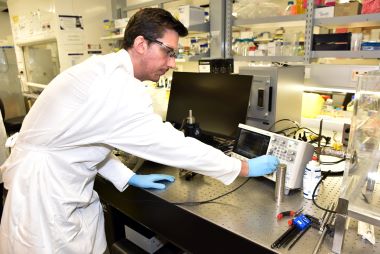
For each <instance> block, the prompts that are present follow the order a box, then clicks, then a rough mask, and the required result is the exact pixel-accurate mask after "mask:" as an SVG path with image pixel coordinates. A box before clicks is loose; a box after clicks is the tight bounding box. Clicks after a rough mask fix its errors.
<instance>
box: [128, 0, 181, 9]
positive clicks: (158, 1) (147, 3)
mask: <svg viewBox="0 0 380 254" xmlns="http://www.w3.org/2000/svg"><path fill="white" fill-rule="evenodd" d="M169 2H173V0H152V1H144V2H143V3H137V4H129V5H128V4H127V7H126V8H124V9H123V11H132V10H137V9H140V8H145V7H151V6H153V5H160V4H165V3H169Z"/></svg>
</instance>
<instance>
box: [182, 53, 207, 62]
mask: <svg viewBox="0 0 380 254" xmlns="http://www.w3.org/2000/svg"><path fill="white" fill-rule="evenodd" d="M209 57H210V53H208V54H200V55H196V56H184V57H182V58H176V59H175V61H176V63H185V62H192V61H198V60H200V59H205V58H209Z"/></svg>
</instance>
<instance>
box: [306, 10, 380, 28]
mask: <svg viewBox="0 0 380 254" xmlns="http://www.w3.org/2000/svg"><path fill="white" fill-rule="evenodd" d="M314 26H322V27H326V28H330V29H331V28H339V27H346V28H353V27H373V26H380V15H379V13H371V14H362V15H354V16H342V17H332V18H318V19H314Z"/></svg>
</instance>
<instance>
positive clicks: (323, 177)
mask: <svg viewBox="0 0 380 254" xmlns="http://www.w3.org/2000/svg"><path fill="white" fill-rule="evenodd" d="M330 173H331V170H329V171H327V172H326V174H325V175H323V176H322V177H321V180H319V182H318V183H317V185H316V186H315V188H314V191H313V195H312V196H311V198H312V200H313V204H314V205H315V206H316V207H318V208H319V209H321V210H323V211H326V212H330V213H336V212H335V211H333V210H330V209H326V208H323V207H321V206H319V205H318V204H317V202H316V201H315V192H316V191H317V189H318V187H319V185H320V184H321V183H322V181H323V180H325V179H326V178H327V177H328V176H329V175H330Z"/></svg>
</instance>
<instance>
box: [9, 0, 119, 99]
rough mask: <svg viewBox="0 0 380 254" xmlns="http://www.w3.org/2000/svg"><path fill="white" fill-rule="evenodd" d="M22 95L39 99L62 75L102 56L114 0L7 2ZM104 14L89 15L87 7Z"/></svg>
mask: <svg viewBox="0 0 380 254" xmlns="http://www.w3.org/2000/svg"><path fill="white" fill-rule="evenodd" d="M7 5H8V11H9V17H10V23H11V30H12V35H13V40H14V48H15V52H16V58H17V67H18V77H19V79H20V83H21V88H22V93H23V95H24V96H25V97H27V98H30V99H32V100H34V99H36V98H37V97H38V95H39V94H40V93H41V92H42V90H43V89H44V88H45V87H46V86H47V84H48V83H49V82H50V81H51V80H52V79H53V78H54V77H55V76H56V75H58V74H59V73H60V72H62V71H64V70H65V69H67V68H69V67H71V66H73V65H75V64H78V63H80V62H82V61H83V60H85V59H86V58H88V57H89V56H91V55H92V54H98V53H101V50H102V46H101V45H100V44H101V42H100V35H101V29H100V28H101V27H102V22H101V20H102V18H101V17H103V16H108V15H110V14H107V12H108V11H110V10H111V9H112V8H111V1H105V0H96V1H63V0H51V1H49V0H37V1H28V0H9V1H7ZM89 5H90V6H91V7H92V8H94V9H96V8H98V9H97V10H101V11H97V12H87V11H84V10H85V9H86V7H88V6H89Z"/></svg>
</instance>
